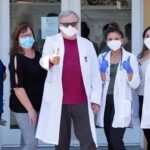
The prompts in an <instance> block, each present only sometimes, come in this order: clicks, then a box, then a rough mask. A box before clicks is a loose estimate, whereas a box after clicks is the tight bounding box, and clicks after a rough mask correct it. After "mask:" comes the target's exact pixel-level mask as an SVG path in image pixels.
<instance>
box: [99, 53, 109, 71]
mask: <svg viewBox="0 0 150 150" xmlns="http://www.w3.org/2000/svg"><path fill="white" fill-rule="evenodd" d="M107 68H108V61H107V60H105V57H104V56H102V62H101V64H100V68H99V69H100V72H101V73H106V70H107Z"/></svg>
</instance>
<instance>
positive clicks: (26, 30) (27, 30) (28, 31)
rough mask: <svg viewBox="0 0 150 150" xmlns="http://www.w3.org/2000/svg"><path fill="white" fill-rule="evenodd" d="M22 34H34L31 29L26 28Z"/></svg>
mask: <svg viewBox="0 0 150 150" xmlns="http://www.w3.org/2000/svg"><path fill="white" fill-rule="evenodd" d="M22 33H32V31H31V29H30V28H26V29H23V30H22V31H21V32H20V34H22Z"/></svg>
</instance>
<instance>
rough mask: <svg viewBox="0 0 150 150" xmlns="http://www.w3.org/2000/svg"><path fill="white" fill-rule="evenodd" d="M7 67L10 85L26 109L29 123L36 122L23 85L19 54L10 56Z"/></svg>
mask: <svg viewBox="0 0 150 150" xmlns="http://www.w3.org/2000/svg"><path fill="white" fill-rule="evenodd" d="M9 69H10V79H11V87H12V89H13V90H14V92H15V94H16V96H17V98H18V100H19V101H20V103H21V104H22V105H23V106H24V107H25V109H26V110H27V112H28V115H29V119H30V122H31V124H33V125H35V124H36V123H37V114H36V111H35V110H34V108H33V106H32V104H31V101H30V100H29V97H28V96H27V93H26V91H25V89H24V86H23V85H24V84H23V81H24V67H23V63H22V59H21V58H20V56H15V57H12V58H11V61H10V66H9Z"/></svg>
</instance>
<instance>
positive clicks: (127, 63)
mask: <svg viewBox="0 0 150 150" xmlns="http://www.w3.org/2000/svg"><path fill="white" fill-rule="evenodd" d="M122 67H123V68H124V69H125V70H126V71H127V73H128V74H130V73H133V69H132V67H131V65H130V56H129V57H128V59H127V60H125V61H123V63H122Z"/></svg>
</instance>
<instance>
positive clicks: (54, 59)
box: [50, 48, 60, 65]
mask: <svg viewBox="0 0 150 150" xmlns="http://www.w3.org/2000/svg"><path fill="white" fill-rule="evenodd" d="M50 62H51V63H52V64H54V65H58V64H59V62H60V55H59V48H58V49H57V50H56V53H55V54H53V55H52V56H51V57H50Z"/></svg>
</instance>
